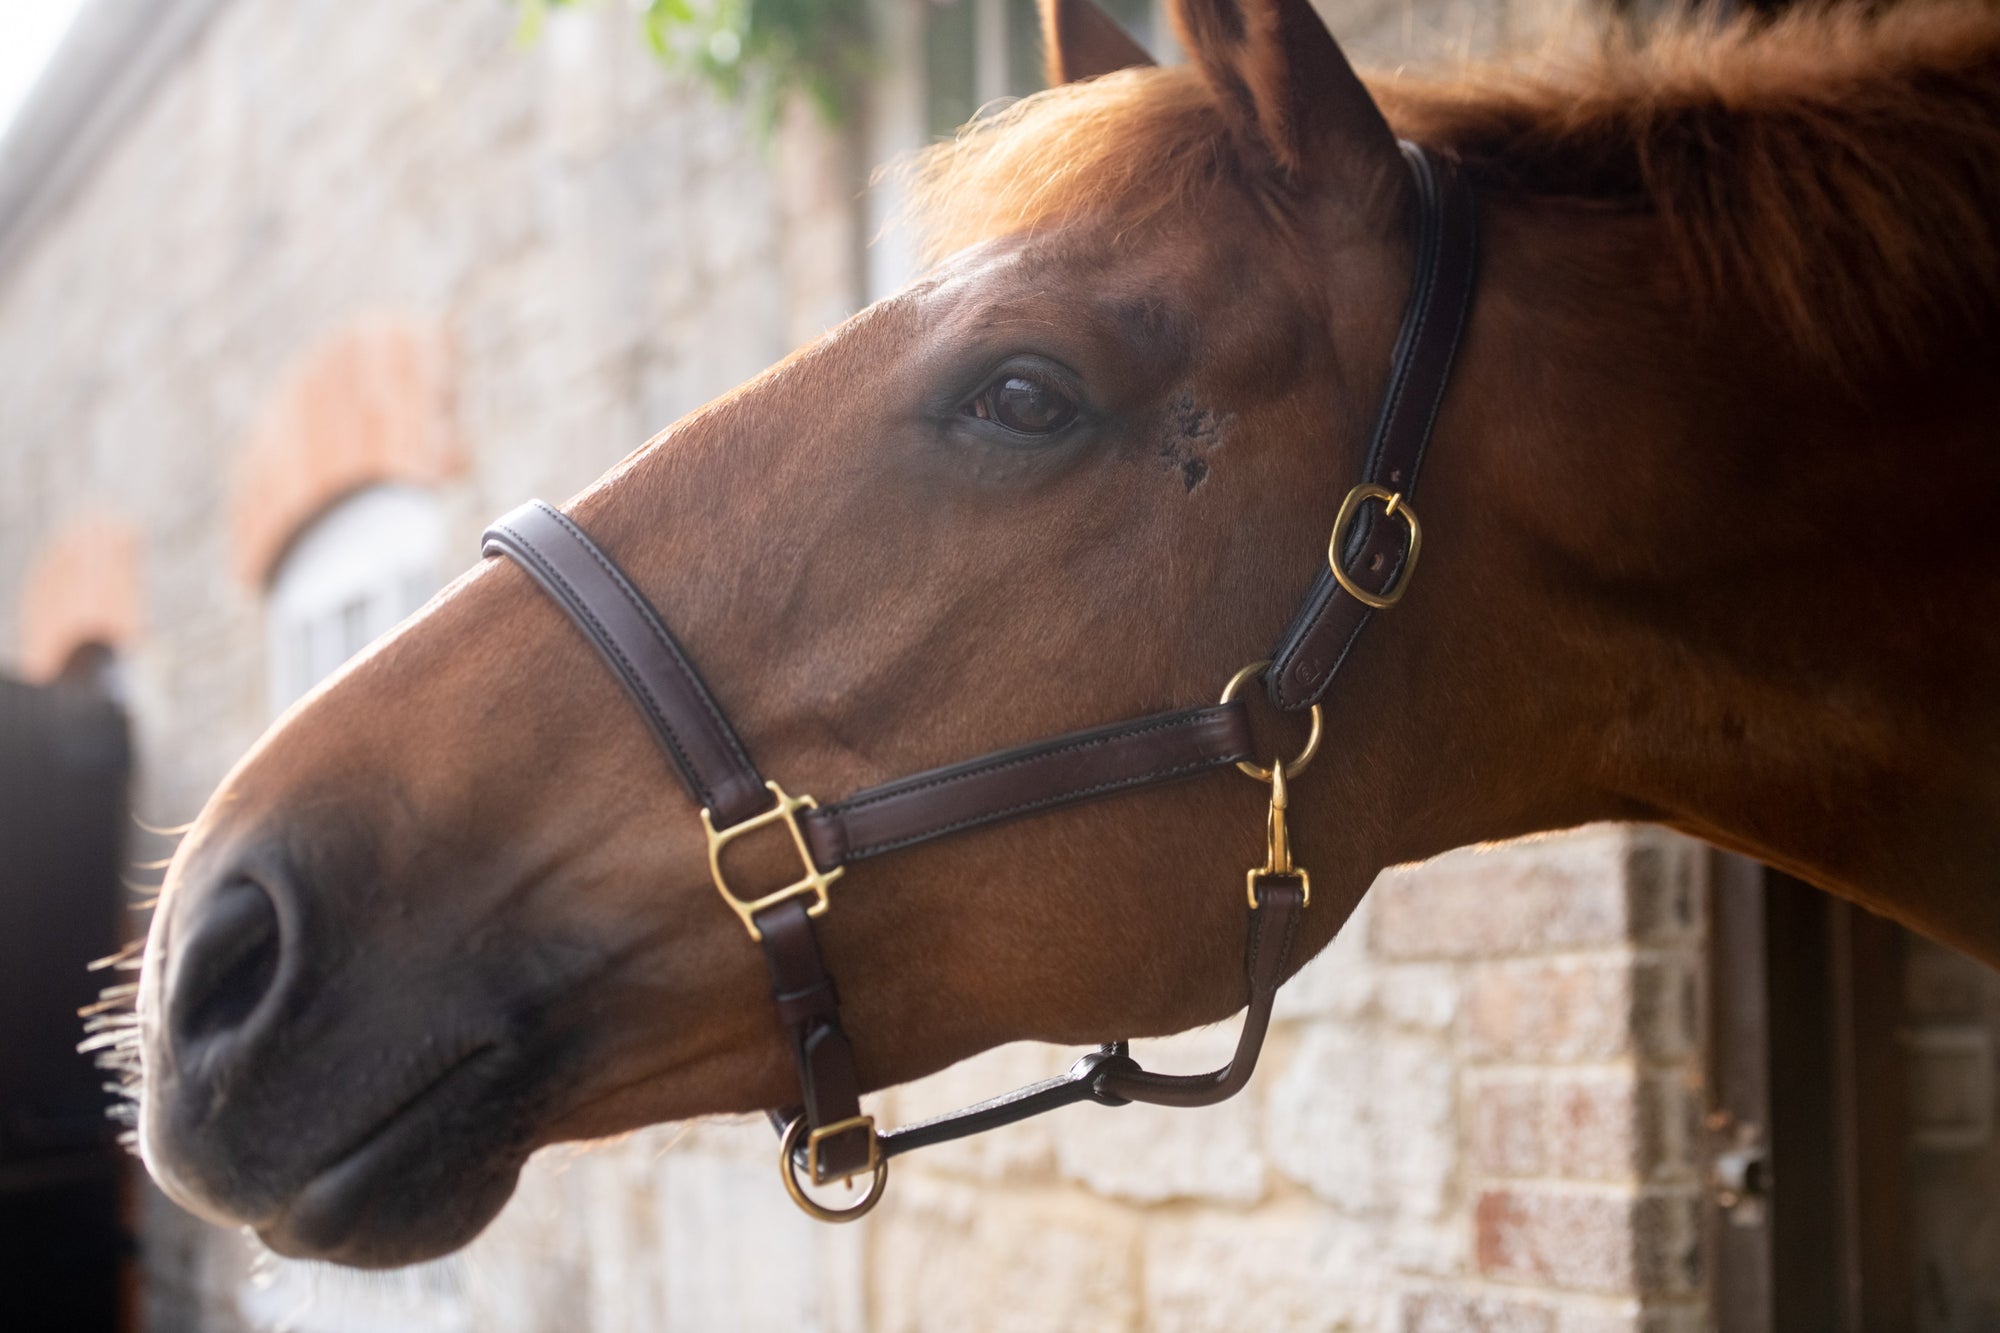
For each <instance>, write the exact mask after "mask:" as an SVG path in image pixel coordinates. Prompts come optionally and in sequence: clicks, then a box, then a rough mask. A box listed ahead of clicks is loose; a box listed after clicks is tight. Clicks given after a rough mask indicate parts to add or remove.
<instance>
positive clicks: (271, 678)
mask: <svg viewBox="0 0 2000 1333" xmlns="http://www.w3.org/2000/svg"><path fill="white" fill-rule="evenodd" d="M444 552H445V523H444V513H443V507H442V506H441V505H440V504H439V503H438V498H437V496H436V495H435V494H433V493H432V492H430V491H428V490H426V489H424V488H422V487H419V486H406V485H400V484H392V485H381V486H371V487H369V488H367V489H366V490H362V491H356V492H355V493H353V494H352V495H349V496H347V497H346V498H345V499H343V500H340V501H339V502H337V503H336V504H334V505H333V506H332V507H331V508H329V509H328V510H326V511H325V512H324V513H322V514H321V515H320V516H319V517H318V518H316V519H314V520H313V522H312V523H311V524H310V525H309V526H308V527H306V529H305V530H304V531H302V532H301V533H300V534H299V535H298V537H297V538H296V539H295V540H294V541H293V542H292V545H291V547H290V549H289V550H287V551H286V552H285V556H284V559H282V560H281V561H279V563H278V567H277V570H276V572H275V573H274V574H273V575H272V577H271V582H270V587H269V590H268V593H267V596H266V600H265V646H266V654H267V655H266V659H265V673H266V674H265V679H266V686H267V695H268V702H269V707H270V713H271V716H273V717H276V716H277V715H278V714H279V713H282V712H283V711H284V710H285V709H287V708H289V707H291V706H292V704H293V703H295V702H297V701H298V700H299V699H300V698H301V697H303V696H304V695H305V694H306V693H307V692H308V691H309V690H311V689H312V687H313V686H315V685H317V684H318V683H319V682H320V681H322V680H324V679H325V678H326V677H327V676H328V675H331V674H332V673H333V672H334V671H335V670H336V669H338V668H339V667H340V665H341V664H342V663H344V662H346V661H347V660H348V659H349V658H351V657H353V656H354V655H355V654H356V653H358V652H359V651H361V649H362V648H364V647H366V646H367V645H368V644H370V643H372V642H373V641H374V640H375V639H377V638H379V637H381V635H382V634H383V633H385V632H386V631H388V630H389V629H390V628H391V627H392V626H394V625H395V624H396V623H397V622H398V621H400V620H402V619H403V618H404V617H405V616H407V615H409V614H410V613H411V612H412V611H415V610H416V609H417V608H418V607H420V606H422V605H423V604H424V603H425V602H426V601H428V600H429V599H430V596H431V594H432V593H434V592H436V591H437V590H438V588H439V587H441V586H442V585H443V582H444V580H443V569H444Z"/></svg>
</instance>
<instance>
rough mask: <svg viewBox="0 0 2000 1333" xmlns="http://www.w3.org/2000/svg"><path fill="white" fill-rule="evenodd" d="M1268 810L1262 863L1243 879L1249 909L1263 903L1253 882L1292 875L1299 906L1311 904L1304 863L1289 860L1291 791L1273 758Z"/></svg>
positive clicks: (1283, 770)
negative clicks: (1288, 813)
mask: <svg viewBox="0 0 2000 1333" xmlns="http://www.w3.org/2000/svg"><path fill="white" fill-rule="evenodd" d="M1270 771H1271V813H1270V816H1269V817H1268V818H1267V819H1266V820H1265V823H1264V864H1263V865H1261V866H1258V867H1257V868H1256V869H1254V870H1252V871H1251V872H1250V873H1249V874H1248V875H1247V876H1246V877H1245V879H1244V892H1245V896H1247V897H1248V898H1249V900H1250V910H1251V911H1253V912H1254V911H1256V910H1257V909H1258V908H1259V907H1261V906H1263V904H1262V903H1260V902H1258V901H1257V883H1258V881H1259V880H1266V879H1295V880H1297V881H1298V882H1299V906H1301V907H1311V906H1312V900H1313V882H1312V876H1311V875H1308V874H1307V873H1306V868H1305V867H1304V866H1296V865H1293V864H1292V832H1291V829H1290V827H1289V826H1288V825H1287V824H1286V823H1285V811H1286V809H1287V808H1289V807H1290V805H1291V791H1290V789H1289V788H1288V787H1287V786H1286V784H1285V766H1284V765H1283V764H1281V763H1279V762H1278V761H1277V760H1276V759H1273V760H1272V761H1271V770H1270Z"/></svg>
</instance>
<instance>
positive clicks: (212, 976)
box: [170, 879, 279, 1045]
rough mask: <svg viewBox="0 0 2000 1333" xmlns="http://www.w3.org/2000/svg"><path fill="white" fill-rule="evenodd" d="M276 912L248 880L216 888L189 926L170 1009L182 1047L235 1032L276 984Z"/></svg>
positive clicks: (258, 887) (266, 896)
mask: <svg viewBox="0 0 2000 1333" xmlns="http://www.w3.org/2000/svg"><path fill="white" fill-rule="evenodd" d="M278 955H279V932H278V909H277V907H276V905H275V904H273V903H272V901H271V895H270V894H269V893H268V892H266V891H265V889H264V887H263V886H262V885H261V884H258V883H256V882H255V881H254V880H248V879H235V880H231V881H230V882H229V883H228V884H225V885H223V886H222V888H221V889H219V890H218V891H217V892H216V894H215V896H214V897H213V898H212V899H210V900H209V902H208V904H207V905H206V908H205V910H204V911H203V912H202V915H201V918H200V919H199V920H198V921H197V922H195V923H194V929H193V931H192V933H191V934H190V935H189V936H188V939H187V943H186V945H185V952H184V953H183V955H182V957H181V963H180V967H179V976H178V978H177V979H176V980H175V982H174V995H173V1001H172V1004H171V1007H170V1008H171V1013H172V1016H173V1017H172V1023H173V1029H174V1036H175V1038H176V1039H177V1040H178V1041H179V1042H180V1043H181V1044H183V1045H185V1044H189V1043H194V1042H200V1041H202V1040H205V1039H207V1038H211V1037H216V1036H220V1035H222V1034H224V1033H227V1032H230V1031H233V1030H234V1029H236V1028H237V1027H239V1026H241V1025H242V1023H243V1021H244V1020H245V1019H247V1018H248V1017H249V1016H250V1012H251V1011H252V1010H253V1009H255V1008H256V1007H257V1002H258V1001H259V1000H261V999H263V998H264V994H265V992H266V991H268V990H270V989H271V983H272V982H273V981H274V980H276V979H277V975H278Z"/></svg>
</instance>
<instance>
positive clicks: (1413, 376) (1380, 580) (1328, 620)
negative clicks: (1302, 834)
mask: <svg viewBox="0 0 2000 1333" xmlns="http://www.w3.org/2000/svg"><path fill="white" fill-rule="evenodd" d="M1403 156H1404V159H1405V160H1406V161H1407V162H1408V163H1409V166H1410V176H1411V179H1412V180H1413V181H1414V182H1415V184H1416V190H1417V205H1418V215H1419V221H1418V227H1417V256H1416V269H1415V273H1414V276H1413V277H1412V280H1411V285H1410V302H1409V305H1408V306H1407V307H1405V309H1404V312H1403V326H1402V330H1401V332H1400V333H1399V334H1398V335H1397V338H1396V349H1395V356H1394V358H1393V359H1392V360H1391V362H1390V367H1391V369H1390V380H1389V389H1388V392H1387V394H1386V395H1384V397H1383V400H1382V414H1381V416H1380V417H1379V418H1378V419H1377V421H1376V424H1375V434H1374V437H1373V439H1372V440H1371V441H1370V442H1369V446H1368V455H1367V459H1366V462H1365V463H1364V464H1363V468H1362V481H1363V483H1364V484H1368V485H1374V486H1379V487H1381V488H1382V489H1384V490H1386V491H1390V492H1392V493H1394V494H1397V495H1399V496H1401V497H1403V498H1404V499H1409V498H1411V497H1412V496H1413V495H1414V494H1415V492H1416V488H1417V473H1418V471H1419V470H1420V469H1421V468H1422V467H1423V462H1424V450H1425V448H1426V446H1427V445H1428V444H1429V443H1430V438H1431V428H1432V426H1433V425H1435V424H1436V422H1437V414H1438V408H1439V406H1440V405H1441V404H1442V403H1443V401H1444V394H1445V388H1446V386H1447V385H1449V384H1450V382H1451V365H1452V361H1453V359H1454V357H1455V356H1456V354H1457V351H1458V343H1459V338H1460V335H1461V334H1462V333H1463V332H1464V329H1465V321H1466V315H1467V312H1468V311H1469V310H1470V308H1471V305H1472V290H1473V285H1474V279H1475V277H1476V270H1477V266H1478V252H1479V215H1478V209H1477V206H1476V204H1475V201H1474V199H1473V196H1472V190H1471V187H1470V186H1469V185H1467V184H1466V182H1465V179H1464V177H1463V175H1462V174H1461V173H1460V171H1459V169H1458V167H1457V164H1455V163H1453V162H1452V161H1450V160H1449V159H1446V158H1440V157H1437V156H1434V155H1433V154H1432V153H1431V152H1430V151H1429V150H1427V149H1424V148H1421V147H1419V146H1418V145H1416V144H1412V143H1405V144H1404V145H1403ZM1411 531H1412V529H1411V528H1410V527H1409V526H1408V525H1407V524H1406V523H1404V522H1403V521H1401V520H1399V519H1396V518H1391V517H1387V516H1385V515H1384V514H1383V513H1382V512H1379V511H1377V510H1371V509H1368V508H1366V507H1364V508H1363V509H1362V511H1361V513H1360V516H1359V517H1358V519H1357V520H1356V521H1355V522H1354V523H1353V524H1352V525H1351V526H1350V527H1349V529H1348V532H1347V533H1346V534H1345V537H1346V541H1345V543H1344V544H1343V547H1342V549H1341V551H1340V552H1339V558H1340V561H1341V569H1342V571H1343V572H1344V573H1345V574H1346V575H1347V577H1348V578H1349V579H1350V580H1351V581H1352V582H1353V583H1354V584H1356V585H1357V586H1359V587H1361V588H1364V589H1367V590H1369V591H1371V592H1374V593H1378V594H1380V593H1385V592H1387V591H1388V590H1389V589H1391V588H1394V587H1396V586H1397V584H1398V583H1399V582H1400V581H1401V580H1402V578H1403V577H1404V574H1405V569H1404V566H1405V564H1406V563H1407V561H1408V559H1409V558H1410V556H1411V549H1410V546H1409V538H1410V534H1411ZM1340 535H1341V534H1336V537H1338V536H1340ZM1373 610H1374V608H1373V607H1371V606H1370V605H1369V604H1368V603H1367V602H1365V601H1363V600H1362V599H1361V598H1359V597H1356V596H1355V595H1354V594H1353V593H1351V592H1349V591H1348V590H1347V589H1346V588H1343V587H1341V586H1340V582H1339V580H1337V579H1335V578H1334V576H1333V572H1332V570H1331V569H1328V568H1322V569H1321V570H1320V572H1319V577H1318V578H1317V579H1316V580H1314V582H1313V586H1312V590H1311V591H1310V592H1308V593H1307V594H1306V600H1305V603H1304V604H1303V605H1302V606H1301V607H1300V608H1299V610H1298V614H1297V615H1295V616H1294V617H1293V618H1292V623H1291V624H1290V625H1289V626H1287V627H1286V629H1285V632H1284V634H1283V635H1282V636H1281V637H1280V638H1279V640H1278V645H1277V647H1276V648H1275V649H1273V650H1272V652H1271V669H1270V671H1269V673H1268V674H1267V676H1266V681H1267V685H1268V689H1269V691H1270V696H1271V702H1272V703H1274V704H1276V705H1277V706H1278V707H1279V708H1283V709H1287V710H1290V709H1299V708H1310V707H1311V706H1312V705H1314V704H1316V703H1318V702H1319V701H1320V700H1321V699H1323V698H1325V696H1326V691H1327V687H1328V686H1330V685H1331V684H1332V683H1333V678H1334V676H1335V674H1337V673H1338V672H1339V670H1340V667H1341V664H1342V663H1344V662H1345V661H1346V660H1347V654H1348V651H1349V650H1350V649H1351V648H1353V646H1354V641H1355V640H1356V639H1357V638H1359V637H1360V635H1361V630H1362V627H1363V626H1365V625H1366V624H1367V623H1368V620H1369V617H1370V616H1371V614H1372V613H1373Z"/></svg>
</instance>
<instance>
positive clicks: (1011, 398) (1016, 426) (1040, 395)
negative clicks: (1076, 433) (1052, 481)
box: [965, 374, 1077, 435]
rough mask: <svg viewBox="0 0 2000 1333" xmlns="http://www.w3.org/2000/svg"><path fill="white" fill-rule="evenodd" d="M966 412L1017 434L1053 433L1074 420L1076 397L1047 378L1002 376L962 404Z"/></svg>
mask: <svg viewBox="0 0 2000 1333" xmlns="http://www.w3.org/2000/svg"><path fill="white" fill-rule="evenodd" d="M965 410H966V412H968V413H969V414H971V415H972V416H975V417H978V418H979V419H980V420H982V421H994V422H998V423H999V424H1000V425H1002V426H1005V427H1006V428H1007V429H1008V430H1011V431H1014V432H1016V433H1018V434H1021V435H1053V434H1055V433H1056V432H1057V431H1059V430H1061V429H1062V428H1063V427H1064V426H1067V425H1069V423H1070V422H1072V421H1074V420H1076V412H1077V408H1076V400H1075V399H1074V398H1072V397H1070V396H1069V394H1067V393H1065V392H1064V391H1063V390H1062V389H1061V388H1059V387H1057V386H1056V385H1054V384H1052V383H1050V382H1049V381H1048V380H1044V379H1038V378H1036V377H1035V376H1032V375H1023V374H1010V375H1003V376H1001V377H1000V378H999V379H997V380H995V381H993V383H991V384H989V385H987V386H986V388H985V389H983V390H981V391H980V394H979V396H978V397H977V398H975V399H973V400H972V401H971V402H970V403H968V404H967V405H966V408H965Z"/></svg>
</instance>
